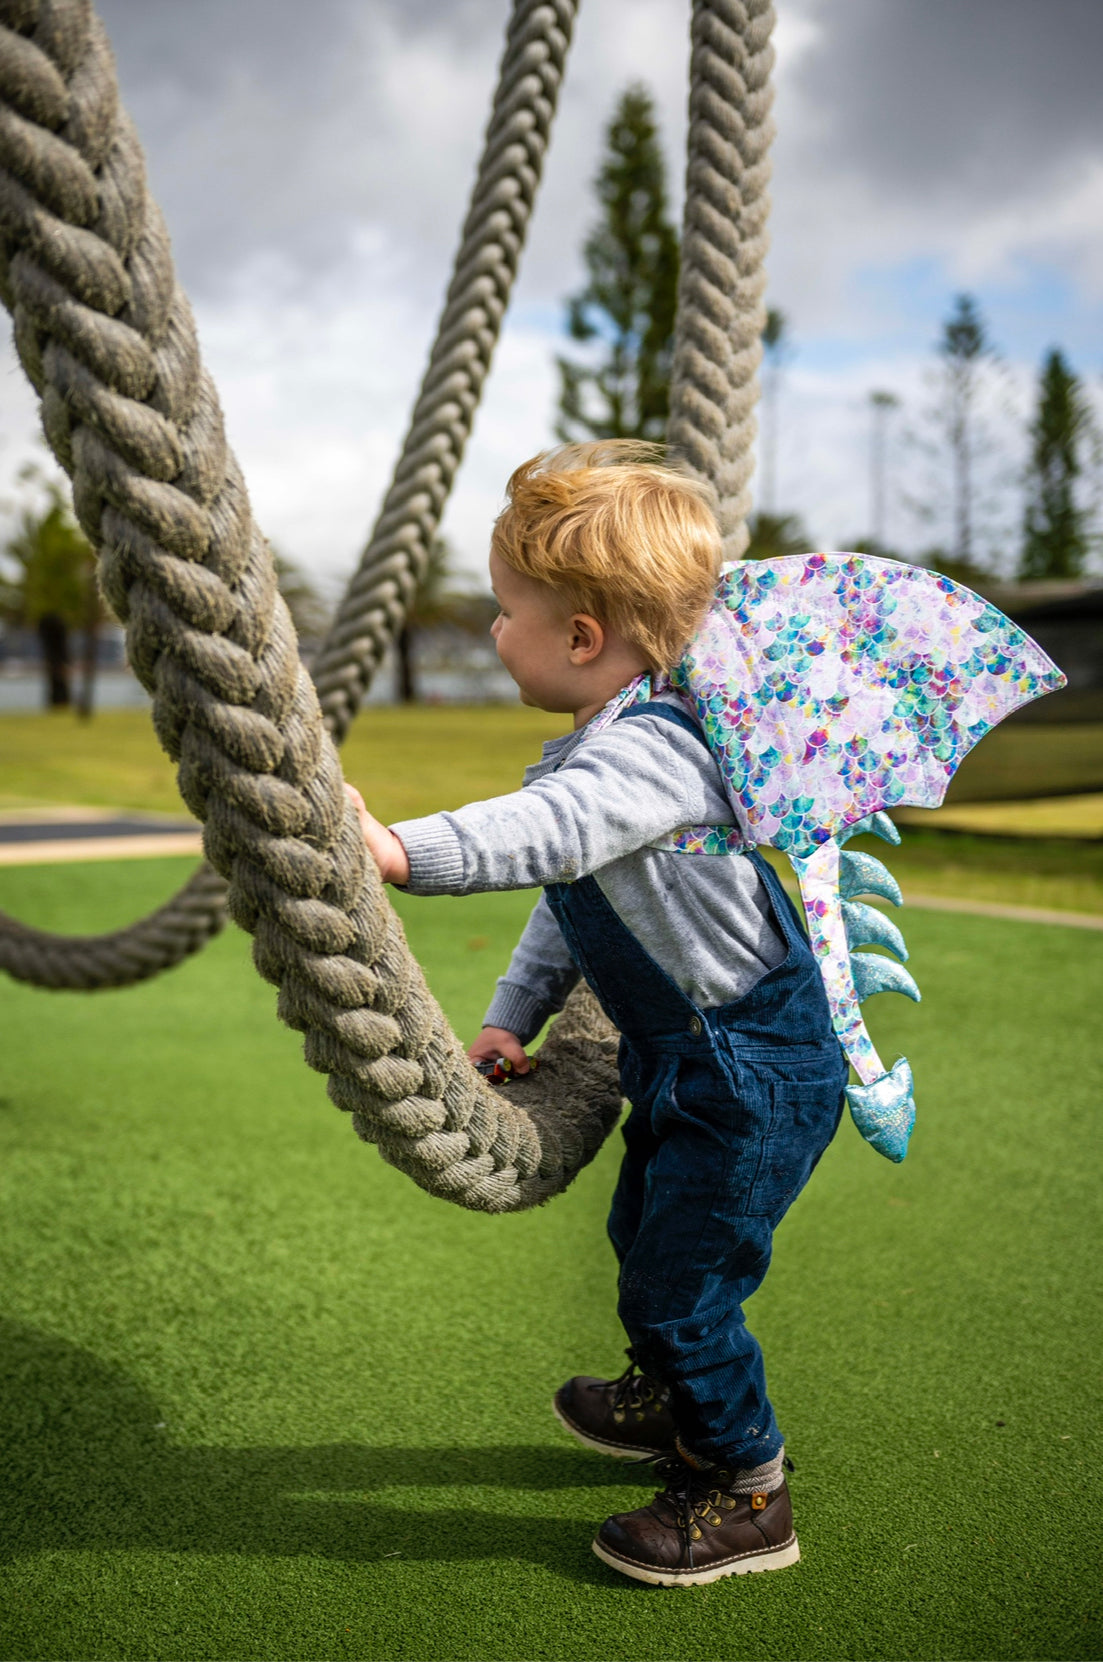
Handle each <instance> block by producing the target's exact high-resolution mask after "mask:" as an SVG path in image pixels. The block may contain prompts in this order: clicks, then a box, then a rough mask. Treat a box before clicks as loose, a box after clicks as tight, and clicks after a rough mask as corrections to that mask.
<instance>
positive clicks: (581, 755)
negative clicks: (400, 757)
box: [391, 717, 706, 894]
mask: <svg viewBox="0 0 1103 1662" xmlns="http://www.w3.org/2000/svg"><path fill="white" fill-rule="evenodd" d="M701 759H702V750H701V745H700V743H699V741H698V740H697V739H696V738H694V737H693V736H692V734H688V733H685V732H684V731H683V730H682V729H681V728H677V727H674V726H673V725H672V724H671V723H670V722H667V721H662V720H659V719H649V718H647V717H640V718H639V719H637V720H634V721H626V722H615V723H614V724H613V725H612V727H610V728H609V729H607V730H606V732H604V733H602V734H600V735H599V736H598V737H597V738H595V739H593V740H592V741H591V742H590V743H588V744H583V745H580V746H579V747H578V749H577V750H576V751H575V752H573V754H572V755H571V756H570V758H569V759H568V760H567V761H566V762H565V763H564V764H563V766H562V767H561V768H560V769H559V770H558V771H557V772H555V773H550V774H546V775H545V776H544V777H543V778H541V779H537V780H535V781H534V782H533V783H532V784H531V785H527V786H526V787H525V788H524V789H523V790H520V791H513V792H511V793H510V794H509V795H507V796H497V797H493V798H491V799H490V800H489V801H486V802H471V803H469V804H468V805H467V807H465V808H458V809H456V810H455V811H454V812H451V813H443V814H429V815H428V816H427V817H425V818H423V819H413V820H402V821H399V822H398V823H397V824H395V825H392V826H391V830H392V831H394V832H395V834H396V835H397V836H398V837H399V838H400V840H401V842H402V844H403V846H404V847H405V850H406V853H407V855H408V856H409V860H410V880H409V882H408V884H407V885H406V887H407V889H408V890H409V891H410V893H412V894H481V893H483V892H485V891H486V890H489V889H528V888H535V887H536V886H537V885H543V884H546V883H572V882H574V881H575V879H576V878H579V877H585V876H586V875H587V874H588V873H589V872H592V871H597V870H598V869H599V868H600V867H601V866H605V865H608V864H609V863H610V861H612V860H619V859H621V858H622V857H623V856H624V855H626V854H631V853H634V852H635V850H636V849H639V848H644V847H646V846H647V845H648V844H650V843H653V842H656V841H658V840H659V839H660V838H663V837H666V836H667V835H668V834H669V833H670V832H671V831H674V830H677V829H679V828H680V827H681V826H683V825H690V824H694V823H697V822H698V821H700V820H701V819H702V818H703V816H704V812H705V806H706V793H705V788H704V785H703V783H702V768H701Z"/></svg>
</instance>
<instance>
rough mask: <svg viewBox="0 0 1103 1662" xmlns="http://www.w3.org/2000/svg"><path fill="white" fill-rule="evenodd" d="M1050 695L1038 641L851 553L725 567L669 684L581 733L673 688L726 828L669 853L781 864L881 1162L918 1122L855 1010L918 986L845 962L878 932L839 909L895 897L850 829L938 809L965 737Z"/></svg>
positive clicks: (1055, 673) (902, 1083) (972, 601)
mask: <svg viewBox="0 0 1103 1662" xmlns="http://www.w3.org/2000/svg"><path fill="white" fill-rule="evenodd" d="M1064 684H1065V678H1064V676H1063V675H1062V673H1061V671H1060V670H1059V669H1058V668H1057V666H1056V665H1055V664H1054V663H1053V662H1052V660H1051V659H1050V658H1048V657H1047V656H1046V654H1045V653H1044V652H1043V651H1042V649H1041V647H1040V646H1038V644H1037V642H1035V641H1032V640H1031V639H1030V637H1029V636H1028V635H1026V634H1024V632H1023V631H1022V630H1021V629H1020V628H1019V627H1018V626H1017V625H1016V624H1014V623H1012V621H1011V619H1010V618H1007V617H1005V616H1004V615H1003V613H1002V612H999V611H997V609H996V608H995V607H994V606H992V605H990V604H989V602H988V601H986V600H983V599H982V598H981V597H980V596H979V595H976V594H974V593H973V592H972V591H971V590H970V589H966V588H963V587H962V586H961V584H959V583H955V582H953V581H952V580H951V579H950V578H948V577H942V576H940V575H939V574H938V573H937V572H932V571H928V570H926V569H925V568H923V567H921V566H909V565H901V564H900V563H898V562H897V561H895V560H880V559H876V558H875V557H873V556H871V555H866V554H822V553H821V554H807V555H793V556H790V557H788V558H785V559H780V560H747V561H743V562H741V563H740V564H738V565H735V566H733V567H731V568H730V569H729V570H728V571H727V572H726V573H725V574H724V576H723V577H722V578H721V580H720V583H719V585H718V587H717V592H716V596H715V599H714V600H713V602H712V604H711V606H710V608H709V611H708V614H707V616H706V618H705V621H704V623H703V625H702V627H701V629H700V630H699V631H698V633H697V635H696V637H695V638H694V640H693V642H692V643H691V645H690V648H689V650H688V651H687V652H686V654H685V656H684V658H683V659H682V660H681V662H680V663H679V664H678V665H677V666H676V668H675V669H674V670H673V671H672V672H671V673H670V675H669V676H661V677H660V676H656V677H651V676H641V677H640V678H639V679H638V680H636V681H634V682H632V684H631V685H630V686H628V687H626V688H624V690H623V691H622V692H620V693H618V694H617V696H616V698H614V699H613V700H611V702H610V703H609V704H608V705H607V706H606V708H605V710H604V711H603V712H602V713H601V715H599V716H598V717H597V718H596V720H595V721H594V722H592V723H591V724H590V727H589V729H588V736H589V735H591V734H594V733H598V732H600V731H602V729H603V728H604V727H605V726H607V725H608V723H609V722H610V721H613V720H615V719H616V717H617V716H618V715H619V714H620V712H621V711H622V710H623V709H624V708H625V707H626V705H627V704H629V703H632V702H635V701H637V700H638V701H644V700H646V699H648V698H650V697H652V696H653V695H654V693H656V692H664V691H673V692H675V693H677V694H678V695H679V696H680V697H681V699H682V700H683V701H684V702H685V703H686V705H687V706H688V707H689V708H690V709H691V710H692V712H693V713H694V714H695V715H696V717H697V719H698V721H699V722H700V723H701V726H702V727H703V729H704V733H705V737H706V738H707V740H708V744H709V748H710V750H711V752H712V754H713V756H714V757H715V758H716V761H717V763H718V765H719V768H720V772H721V775H722V777H723V780H724V784H725V787H726V792H727V795H728V798H729V801H730V802H731V806H732V811H733V815H734V818H735V821H736V823H735V825H734V826H714V825H712V826H710V825H691V826H686V827H684V828H683V829H681V830H679V831H678V832H676V833H674V834H673V836H672V837H671V839H670V841H669V843H668V844H667V846H668V847H671V848H674V849H676V850H678V851H679V852H680V853H683V854H727V853H735V852H737V851H738V850H739V849H741V848H747V847H754V846H756V845H757V844H759V843H763V844H766V845H768V846H770V847H772V848H777V849H779V850H782V851H783V852H784V853H786V854H787V855H788V856H789V859H790V861H791V863H792V866H793V869H794V872H795V873H796V876H797V879H798V881H799V884H800V890H801V900H802V903H803V907H804V915H805V921H806V923H807V926H808V935H809V941H810V944H811V946H812V950H813V952H814V954H815V956H816V959H817V962H818V964H819V968H820V973H821V975H822V977H823V983H824V988H825V990H826V993H827V998H828V1003H829V1005H830V1008H831V1015H832V1021H833V1023H834V1027H835V1032H836V1034H837V1035H838V1038H839V1042H840V1044H841V1045H842V1048H843V1050H844V1052H845V1053H846V1056H847V1058H848V1060H849V1061H850V1063H851V1065H852V1066H853V1068H854V1070H855V1072H856V1073H857V1075H858V1079H859V1081H860V1083H859V1084H857V1085H853V1086H851V1087H849V1089H848V1091H847V1096H848V1099H849V1102H850V1107H851V1112H852V1114H853V1116H854V1119H855V1122H856V1123H857V1125H858V1127H859V1130H860V1131H861V1133H862V1135H863V1136H864V1137H865V1138H866V1139H867V1140H868V1141H869V1142H870V1143H872V1145H873V1146H874V1147H875V1148H876V1149H878V1150H879V1152H880V1153H882V1154H884V1155H886V1156H887V1158H889V1159H890V1160H902V1159H903V1158H904V1154H905V1152H906V1150H907V1146H908V1139H909V1137H910V1135H911V1130H912V1125H913V1123H914V1119H915V1104H914V1102H913V1100H912V1078H911V1070H910V1068H909V1067H908V1064H907V1062H906V1060H905V1059H904V1058H902V1057H901V1058H900V1059H899V1060H898V1061H897V1062H896V1063H895V1064H894V1065H893V1067H892V1068H891V1069H889V1070H888V1071H887V1072H886V1071H885V1068H884V1065H883V1063H882V1062H881V1059H880V1057H879V1056H878V1055H877V1052H876V1050H875V1048H874V1046H873V1042H872V1040H871V1038H870V1036H869V1033H868V1031H867V1029H866V1026H865V1023H864V1021H863V1019H862V1013H861V1002H862V999H863V998H864V997H868V996H869V994H870V992H876V991H880V990H894V991H897V992H904V993H906V994H907V995H908V996H909V997H912V998H918V997H919V990H918V988H917V987H916V986H915V983H914V982H913V981H912V979H911V977H910V976H909V975H908V974H907V973H906V972H905V971H903V970H902V969H900V968H899V966H892V970H891V973H890V972H889V970H888V969H887V968H886V967H885V960H884V959H882V958H880V957H879V956H872V957H871V955H870V954H868V953H859V954H858V956H857V957H856V956H855V950H854V949H855V948H859V947H862V946H871V945H878V944H884V943H885V936H884V931H883V930H876V931H874V933H873V934H870V933H869V932H868V931H869V924H868V922H865V923H864V924H863V921H862V913H864V912H865V913H868V912H869V908H868V907H864V908H862V907H859V908H854V907H851V909H850V910H851V914H852V918H853V919H854V926H853V928H852V927H851V925H850V924H848V922H847V919H846V917H845V915H844V911H843V905H842V902H843V899H844V898H845V897H846V896H849V897H850V898H851V899H853V898H854V896H856V895H857V894H859V893H866V894H875V895H880V896H882V897H884V898H886V899H889V900H891V901H892V902H893V903H896V904H898V903H899V899H900V894H899V890H898V889H897V887H896V885H895V883H894V882H893V880H892V878H891V877H890V875H889V873H888V872H887V871H886V870H885V868H884V867H883V866H882V865H881V864H880V862H878V861H876V860H874V859H873V858H872V856H870V855H868V854H862V855H857V854H850V853H847V852H846V851H844V850H843V849H842V847H841V845H842V844H843V843H845V842H846V841H847V839H848V838H849V837H850V836H852V835H854V834H855V833H856V832H857V831H858V830H872V831H874V832H876V833H877V834H878V835H881V836H885V837H888V838H889V839H890V840H894V841H897V842H898V841H899V836H898V834H897V833H896V832H895V830H894V828H893V827H892V825H891V822H889V821H886V820H885V817H884V811H885V810H887V809H890V808H894V807H902V806H905V805H907V806H913V807H919V808H937V807H938V805H939V804H940V803H941V802H942V800H943V797H944V796H945V794H946V788H947V786H948V785H949V783H950V780H951V779H952V778H953V775H954V773H955V771H956V770H957V768H958V766H959V765H960V763H961V761H962V759H963V758H964V757H965V756H966V755H967V754H968V752H969V751H970V750H971V749H972V747H973V745H975V744H976V743H977V741H978V740H979V739H982V738H983V737H984V735H985V734H986V733H987V732H989V731H990V730H991V729H992V728H993V727H995V725H996V724H997V722H999V721H1002V720H1003V718H1004V717H1005V716H1007V715H1010V714H1011V712H1012V711H1013V710H1016V709H1018V708H1019V706H1020V705H1022V704H1026V703H1028V702H1029V701H1030V700H1031V699H1033V698H1038V697H1040V696H1041V695H1042V694H1043V693H1047V692H1054V691H1056V690H1057V689H1058V688H1059V687H1062V686H1064ZM855 914H857V915H856V917H855ZM863 928H864V929H865V931H866V932H865V933H863V932H862V931H863ZM894 933H895V934H896V936H897V938H898V939H899V932H898V931H896V932H894ZM902 944H903V943H902V940H901V941H900V945H901V947H902ZM890 950H896V948H893V947H891V946H890ZM903 956H906V953H904V954H903ZM859 986H861V988H862V990H861V991H859Z"/></svg>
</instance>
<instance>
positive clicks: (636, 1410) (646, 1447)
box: [552, 1351, 678, 1460]
mask: <svg viewBox="0 0 1103 1662" xmlns="http://www.w3.org/2000/svg"><path fill="white" fill-rule="evenodd" d="M669 1401H670V1392H669V1391H668V1390H667V1389H666V1387H665V1386H664V1385H660V1384H659V1382H658V1381H657V1380H655V1379H649V1378H648V1377H647V1375H646V1374H645V1373H640V1371H639V1369H638V1368H637V1366H636V1363H635V1361H634V1360H633V1357H632V1352H631V1351H629V1352H628V1366H627V1368H626V1369H625V1370H624V1372H623V1373H622V1374H621V1376H620V1378H619V1379H593V1378H591V1376H590V1375H589V1374H579V1375H577V1376H576V1378H574V1379H568V1381H567V1383H566V1384H565V1385H561V1386H560V1387H559V1389H558V1391H556V1393H555V1396H554V1398H553V1399H552V1408H553V1410H554V1412H555V1417H556V1419H557V1420H558V1421H559V1423H560V1424H561V1425H564V1426H566V1428H567V1430H568V1431H569V1432H570V1433H571V1435H572V1437H577V1438H578V1440H579V1442H580V1443H585V1445H586V1447H587V1448H594V1449H598V1450H599V1451H600V1452H601V1453H602V1454H612V1455H616V1456H617V1457H618V1458H619V1459H622V1460H633V1459H634V1460H640V1459H646V1458H647V1456H648V1455H649V1454H668V1453H670V1452H671V1451H672V1450H673V1448H674V1442H675V1438H676V1437H677V1435H678V1428H677V1426H676V1425H675V1424H674V1416H673V1414H671V1412H670V1407H669Z"/></svg>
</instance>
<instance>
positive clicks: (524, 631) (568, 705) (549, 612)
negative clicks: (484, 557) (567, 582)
mask: <svg viewBox="0 0 1103 1662" xmlns="http://www.w3.org/2000/svg"><path fill="white" fill-rule="evenodd" d="M490 586H491V588H492V589H493V590H494V597H495V599H496V600H497V602H498V605H499V607H500V610H499V613H498V616H497V617H496V618H495V620H494V623H493V624H492V626H491V630H490V633H491V635H492V636H493V638H494V645H495V647H496V648H497V651H498V657H499V658H500V659H501V661H502V663H503V664H504V665H505V668H506V669H507V670H508V671H509V673H510V675H511V676H512V677H513V679H514V681H516V683H517V686H518V688H519V690H520V693H521V703H522V704H531V705H533V706H534V707H535V708H536V709H538V710H551V711H558V712H559V713H561V714H562V713H567V712H570V713H573V712H574V711H575V710H577V709H578V708H579V707H580V683H579V666H578V665H577V664H576V663H575V662H574V661H573V660H574V657H575V656H576V654H575V653H574V652H573V651H572V646H573V642H574V636H575V634H576V630H575V627H574V625H575V619H574V618H572V616H571V613H570V611H569V609H568V607H567V606H566V604H565V603H564V602H563V601H561V600H560V599H559V597H558V596H557V595H556V593H555V591H554V590H553V589H550V588H549V587H548V586H547V584H546V583H538V582H536V580H535V579H534V578H532V577H525V576H523V575H522V574H521V572H519V571H514V570H513V569H512V567H510V566H507V565H506V563H505V561H504V560H500V559H499V558H498V556H497V554H493V553H492V554H491V556H490Z"/></svg>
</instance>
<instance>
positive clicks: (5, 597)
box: [0, 469, 106, 716]
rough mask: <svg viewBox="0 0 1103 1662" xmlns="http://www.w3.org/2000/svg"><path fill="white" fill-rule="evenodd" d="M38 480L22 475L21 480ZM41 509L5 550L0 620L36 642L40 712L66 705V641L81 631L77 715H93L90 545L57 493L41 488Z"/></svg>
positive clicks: (98, 606) (95, 611) (94, 624)
mask: <svg viewBox="0 0 1103 1662" xmlns="http://www.w3.org/2000/svg"><path fill="white" fill-rule="evenodd" d="M36 477H37V472H36V471H32V470H29V469H28V470H24V473H23V475H22V478H23V479H24V480H28V479H34V478H36ZM46 498H47V505H46V507H45V509H41V510H37V511H36V510H35V509H33V508H24V509H23V510H22V512H21V513H20V516H19V522H18V529H17V530H16V532H15V534H14V535H13V536H11V537H9V539H8V541H7V542H6V543H5V545H4V548H3V554H2V562H3V563H2V565H0V617H2V618H3V619H4V621H5V622H6V623H10V624H14V625H15V626H16V627H18V628H32V629H34V630H35V631H36V632H37V634H38V639H39V644H40V646H41V649H42V665H43V670H44V672H45V677H46V688H45V691H46V705H47V707H48V708H50V709H57V708H64V707H66V706H68V705H70V704H71V703H72V701H73V700H72V687H71V675H70V672H71V668H72V655H71V651H70V634H71V631H72V630H74V629H83V631H84V652H83V654H82V659H83V666H82V667H83V676H82V686H81V689H80V696H79V698H78V702H77V709H78V713H79V714H81V715H84V716H89V715H91V713H92V688H93V683H94V678H95V665H96V647H97V639H98V634H99V626H100V623H101V621H102V620H103V618H104V617H105V615H106V613H105V612H104V608H103V603H102V601H101V600H100V596H99V590H98V589H97V587H96V558H95V553H94V551H93V549H92V545H91V544H90V543H89V541H88V539H87V538H86V537H85V535H84V533H83V532H82V531H81V529H80V527H79V525H78V524H77V523H76V520H75V519H74V518H73V515H72V512H71V510H70V508H69V504H68V501H67V500H66V498H65V495H64V493H63V492H62V489H61V487H60V486H59V485H57V484H56V483H53V482H51V483H49V484H47V485H46Z"/></svg>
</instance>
